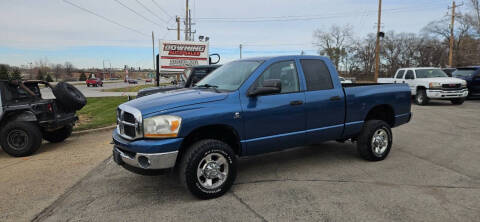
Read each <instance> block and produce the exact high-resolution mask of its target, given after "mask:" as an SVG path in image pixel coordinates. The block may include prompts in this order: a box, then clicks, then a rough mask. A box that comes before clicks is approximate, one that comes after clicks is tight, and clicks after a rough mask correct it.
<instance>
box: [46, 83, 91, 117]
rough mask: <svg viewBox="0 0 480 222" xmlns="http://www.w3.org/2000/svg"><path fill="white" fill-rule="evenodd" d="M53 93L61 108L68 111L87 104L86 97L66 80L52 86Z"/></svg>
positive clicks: (78, 108)
mask: <svg viewBox="0 0 480 222" xmlns="http://www.w3.org/2000/svg"><path fill="white" fill-rule="evenodd" d="M53 95H55V97H56V98H57V102H58V103H59V104H60V105H61V106H62V108H63V109H66V110H69V111H75V110H80V109H82V108H83V107H84V106H85V105H86V104H87V98H85V96H84V95H83V93H82V92H80V90H78V89H77V88H76V87H75V86H72V85H71V84H68V83H66V82H59V83H58V84H57V85H56V86H55V88H53Z"/></svg>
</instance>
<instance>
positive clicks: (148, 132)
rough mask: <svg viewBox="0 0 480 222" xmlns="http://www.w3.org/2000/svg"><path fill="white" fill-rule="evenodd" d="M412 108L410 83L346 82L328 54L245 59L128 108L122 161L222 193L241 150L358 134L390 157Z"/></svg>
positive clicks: (365, 151)
mask: <svg viewBox="0 0 480 222" xmlns="http://www.w3.org/2000/svg"><path fill="white" fill-rule="evenodd" d="M410 108H411V99H410V89H409V88H408V85H407V84H365V85H360V84H346V85H345V86H342V84H341V83H340V79H339V78H338V74H337V71H336V70H335V68H334V66H333V64H332V63H331V62H330V60H329V59H327V58H325V57H319V56H280V57H268V58H251V59H243V60H238V61H233V62H230V63H227V64H225V65H223V66H221V67H220V68H218V69H216V70H215V71H213V72H212V73H210V75H208V76H207V77H205V78H204V79H202V80H201V81H199V82H198V83H197V84H196V86H195V87H193V88H186V89H179V90H174V91H169V92H165V93H161V92H160V93H156V94H153V95H149V96H145V97H142V98H139V99H135V100H131V101H129V102H127V103H124V104H122V105H120V106H119V107H118V110H117V116H118V125H117V129H116V130H114V132H113V143H114V147H113V159H114V161H115V162H116V163H117V164H119V165H121V166H123V167H124V168H125V169H127V170H130V171H133V172H136V173H141V174H149V173H155V172H156V171H157V172H158V171H160V172H161V171H164V169H172V168H173V169H176V170H174V171H173V172H178V173H179V177H180V181H182V184H183V185H185V186H186V188H187V189H188V190H189V191H190V192H191V193H192V194H193V195H195V196H197V197H198V198H200V199H209V198H215V197H219V196H221V195H223V194H224V193H225V192H227V191H228V190H229V188H230V187H231V186H232V184H233V182H234V180H235V177H236V171H237V165H236V163H237V158H238V157H244V156H251V155H257V154H263V153H268V152H274V151H279V150H283V149H286V148H291V147H296V146H303V145H309V144H318V143H321V142H324V141H329V140H338V141H345V140H349V139H350V140H351V141H355V142H356V143H357V150H358V153H359V155H360V156H361V157H362V158H364V159H366V160H369V161H380V160H383V159H385V158H386V157H387V155H388V153H389V152H390V149H391V147H392V131H391V128H393V127H397V126H399V125H402V124H405V123H407V122H409V121H410V118H411V117H412V114H411V111H410ZM318 148H319V149H321V147H320V146H319V147H318Z"/></svg>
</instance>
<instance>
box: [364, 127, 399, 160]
mask: <svg viewBox="0 0 480 222" xmlns="http://www.w3.org/2000/svg"><path fill="white" fill-rule="evenodd" d="M390 148H392V130H391V129H390V126H389V125H388V124H387V123H386V122H384V121H382V120H368V121H367V122H366V123H365V124H364V125H363V129H362V132H360V135H359V137H358V142H357V150H358V153H359V154H360V156H361V157H362V158H364V159H366V160H369V161H380V160H383V159H385V158H386V157H387V156H388V153H389V152H390Z"/></svg>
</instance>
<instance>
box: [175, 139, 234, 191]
mask: <svg viewBox="0 0 480 222" xmlns="http://www.w3.org/2000/svg"><path fill="white" fill-rule="evenodd" d="M236 173H237V172H236V157H235V153H234V152H233V151H232V149H231V148H230V146H229V145H228V144H226V143H224V142H222V141H219V140H212V139H206V140H201V141H199V142H197V143H195V144H193V145H192V146H191V147H190V148H189V149H188V150H187V151H186V153H185V154H184V155H183V156H182V161H181V164H180V170H179V176H180V180H181V181H182V184H183V185H184V186H185V187H186V188H187V189H188V190H189V191H190V192H191V193H192V194H193V195H195V196H196V197H198V198H200V199H211V198H216V197H219V196H222V195H223V194H225V192H227V191H228V190H229V189H230V187H231V186H232V185H233V182H234V180H235V177H236Z"/></svg>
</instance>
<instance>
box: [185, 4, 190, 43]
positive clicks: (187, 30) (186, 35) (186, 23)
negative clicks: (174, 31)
mask: <svg viewBox="0 0 480 222" xmlns="http://www.w3.org/2000/svg"><path fill="white" fill-rule="evenodd" d="M188 22H189V19H188V0H186V6H185V41H188V40H190V39H188V37H189V36H188V34H189V32H190V30H189V29H188V26H189V24H188Z"/></svg>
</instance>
